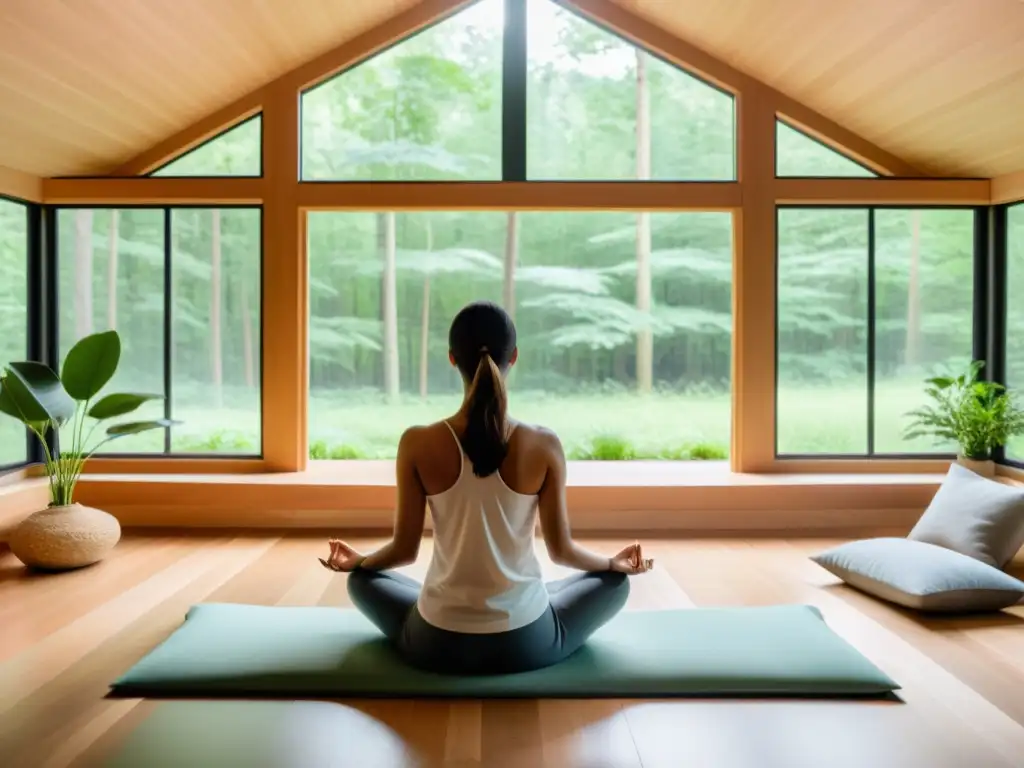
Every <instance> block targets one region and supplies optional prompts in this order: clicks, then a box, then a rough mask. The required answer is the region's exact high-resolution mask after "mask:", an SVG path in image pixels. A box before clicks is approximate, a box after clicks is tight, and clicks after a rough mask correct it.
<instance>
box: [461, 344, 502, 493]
mask: <svg viewBox="0 0 1024 768" xmlns="http://www.w3.org/2000/svg"><path fill="white" fill-rule="evenodd" d="M467 406H468V408H467V414H466V415H467V419H468V421H467V424H466V431H465V433H464V434H463V436H462V448H463V450H464V451H465V452H466V455H467V456H468V457H469V460H470V461H471V462H472V463H473V474H475V475H476V476H477V477H487V476H488V475H492V474H494V473H495V472H497V471H498V469H499V468H500V467H501V463H502V462H503V461H504V460H505V456H506V455H507V454H508V395H507V393H506V392H505V377H504V376H502V375H501V369H499V368H498V366H497V364H496V363H495V362H494V358H493V357H491V354H490V352H488V351H487V349H486V348H484V349H483V350H482V351H481V353H480V362H479V363H478V364H477V367H476V374H475V375H474V376H473V381H472V382H471V383H470V386H469V393H468V395H467Z"/></svg>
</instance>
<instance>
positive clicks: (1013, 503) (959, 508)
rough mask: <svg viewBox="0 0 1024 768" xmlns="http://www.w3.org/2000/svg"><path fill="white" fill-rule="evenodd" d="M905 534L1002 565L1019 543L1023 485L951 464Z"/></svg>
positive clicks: (1023, 534) (1022, 540)
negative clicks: (919, 515)
mask: <svg viewBox="0 0 1024 768" xmlns="http://www.w3.org/2000/svg"><path fill="white" fill-rule="evenodd" d="M908 538H910V539H912V540H914V541H921V542H925V543H927V544H936V545H938V546H940V547H945V548H946V549H952V550H953V551H954V552H959V553H961V554H963V555H967V556H968V557H973V558H974V559H976V560H980V561H981V562H983V563H988V564H989V565H993V566H995V567H996V568H1003V567H1004V566H1006V564H1007V563H1009V562H1010V560H1012V559H1013V556H1014V555H1015V554H1017V551H1018V550H1019V549H1020V548H1021V546H1022V545H1024V488H1022V487H1017V486H1012V485H1003V484H1002V483H997V482H996V481H995V480H989V479H987V478H984V477H982V476H981V475H978V474H975V473H974V472H972V471H971V470H969V469H967V468H966V467H961V466H960V465H959V464H953V465H952V466H951V467H950V468H949V474H947V475H946V478H945V480H943V481H942V485H941V486H940V487H939V490H938V493H936V494H935V498H933V499H932V503H931V504H929V505H928V509H926V510H925V513H924V515H923V516H922V517H921V519H920V520H918V522H917V525H915V526H914V530H912V531H911V532H910V536H909V537H908Z"/></svg>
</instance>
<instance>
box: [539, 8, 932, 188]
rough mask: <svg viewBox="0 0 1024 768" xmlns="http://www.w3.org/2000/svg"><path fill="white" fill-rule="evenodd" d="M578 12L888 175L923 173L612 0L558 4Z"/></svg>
mask: <svg viewBox="0 0 1024 768" xmlns="http://www.w3.org/2000/svg"><path fill="white" fill-rule="evenodd" d="M557 1H558V2H559V3H560V4H562V5H564V6H566V7H568V8H572V9H575V10H577V11H579V13H580V14H582V15H583V16H585V17H586V18H588V19H590V20H592V21H594V22H595V23H597V24H599V25H601V26H603V27H606V28H608V29H610V30H612V31H614V32H615V33H617V34H618V35H620V36H622V37H624V38H626V39H627V40H629V41H630V42H632V43H635V44H637V45H639V46H642V47H644V48H646V49H648V50H650V51H652V52H654V53H656V54H658V55H659V56H661V57H662V58H664V59H666V60H668V61H670V62H672V63H673V64H675V65H676V66H678V67H680V68H682V69H685V70H687V71H689V72H692V73H693V74H695V75H697V76H698V77H700V78H702V79H704V80H707V81H709V82H711V83H714V84H715V85H717V86H719V87H721V88H724V89H726V90H728V91H731V92H733V93H735V94H737V95H739V96H740V98H742V97H743V96H744V95H746V94H750V95H751V96H753V95H754V94H755V93H756V94H762V95H763V96H759V98H764V99H767V101H768V103H770V104H771V105H772V108H773V109H774V111H775V112H776V114H778V115H781V116H784V117H786V118H787V122H790V123H792V124H794V125H795V126H797V127H799V128H800V130H803V131H806V132H807V133H809V134H810V135H811V136H813V137H814V138H816V139H818V140H819V141H821V142H823V143H824V144H827V145H829V146H831V147H833V148H834V149H836V150H838V151H839V152H841V153H843V154H845V155H848V156H850V157H852V158H853V159H854V160H857V161H858V162H860V163H862V164H864V165H866V166H868V167H869V168H872V169H873V170H876V171H878V172H880V173H883V174H885V175H891V176H906V177H919V176H923V175H924V174H922V173H921V172H920V171H918V170H917V169H916V168H914V167H913V166H912V165H910V164H909V163H907V162H905V161H903V160H902V159H900V158H898V157H896V156H895V155H893V154H891V153H889V152H886V151H885V150H883V149H881V148H880V147H877V146H875V145H874V144H872V143H871V142H869V141H866V140H865V139H863V138H861V137H860V136H858V135H857V134H855V133H853V132H852V131H850V130H847V129H846V128H843V127H842V126H840V125H838V124H836V123H835V122H833V121H832V120H829V119H828V118H827V117H825V116H823V115H821V114H819V113H817V112H815V111H814V110H812V109H810V108H809V107H806V106H804V105H803V104H800V103H799V102H797V101H796V100H794V99H791V98H790V97H788V96H786V95H785V94H783V93H780V92H779V91H777V90H775V89H774V88H772V87H770V86H768V85H765V84H764V83H762V82H761V81H760V80H757V79H756V78H753V77H751V76H750V75H748V74H746V73H744V72H741V71H739V70H738V69H736V68H734V67H732V66H731V65H729V64H726V63H725V62H724V61H722V60H720V59H718V58H716V57H714V56H712V55H711V54H709V53H708V52H707V51H704V50H703V49H701V48H698V47H697V46H696V45H693V44H692V43H689V42H687V41H685V40H682V39H681V38H679V37H676V36H675V35H673V34H672V33H671V32H667V31H666V30H664V29H662V28H661V27H659V26H657V25H655V24H652V23H651V22H649V21H646V20H644V19H642V18H640V17H639V16H636V15H635V14H633V13H632V12H630V11H628V10H626V9H625V8H622V7H620V6H618V5H616V4H615V3H614V2H612V0H557Z"/></svg>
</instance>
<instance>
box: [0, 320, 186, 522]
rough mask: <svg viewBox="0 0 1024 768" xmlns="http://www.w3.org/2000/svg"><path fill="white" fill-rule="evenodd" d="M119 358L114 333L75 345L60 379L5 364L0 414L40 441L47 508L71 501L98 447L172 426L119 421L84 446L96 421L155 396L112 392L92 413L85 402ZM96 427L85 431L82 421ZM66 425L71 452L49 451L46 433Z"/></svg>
mask: <svg viewBox="0 0 1024 768" xmlns="http://www.w3.org/2000/svg"><path fill="white" fill-rule="evenodd" d="M120 358H121V339H120V337H119V336H118V334H117V332H116V331H107V332H105V333H98V334H91V335H89V336H86V337H84V338H82V339H81V340H80V341H79V342H78V343H77V344H75V345H74V346H73V347H72V348H71V350H70V351H69V352H68V354H67V356H66V357H65V358H64V365H63V367H62V372H63V377H58V376H57V374H56V372H54V371H52V370H51V369H50V368H48V367H47V366H45V365H43V364H42V363H33V362H28V363H18V362H15V363H9V364H8V365H7V367H6V368H5V369H4V371H3V375H2V376H0V412H3V413H4V414H6V415H8V416H10V417H12V418H15V419H17V420H18V421H20V422H21V423H22V424H24V425H25V427H27V428H28V429H29V430H31V431H32V432H33V433H34V434H35V436H36V437H37V438H38V439H39V441H40V443H41V444H42V447H43V452H44V455H45V459H46V469H47V473H48V474H49V478H50V499H51V503H50V505H51V506H65V505H67V504H71V503H72V502H73V500H74V492H75V486H76V485H77V483H78V478H79V477H80V476H81V474H82V470H83V468H84V466H85V462H86V460H87V459H88V458H89V457H90V456H91V455H92V454H93V453H95V452H96V451H97V450H98V449H99V448H100V447H101V446H103V445H105V444H106V443H109V442H111V441H112V440H116V439H117V438H120V437H126V436H128V435H137V434H140V433H142V432H148V431H150V430H154V429H164V428H167V427H169V426H170V425H171V422H169V421H167V420H166V419H150V420H144V421H135V422H124V423H121V424H114V425H112V426H109V427H107V429H106V439H104V440H102V441H101V442H99V443H98V444H94V445H92V447H91V448H90V447H89V443H90V441H91V438H92V435H93V432H94V430H95V429H96V427H97V426H99V424H100V422H103V421H106V420H107V419H110V418H114V417H116V416H124V415H127V414H129V413H131V412H133V411H135V410H137V409H138V408H139V406H141V405H142V404H143V403H146V402H149V401H151V400H158V399H161V398H160V397H159V396H157V395H133V394H119V393H114V394H110V395H107V396H106V397H104V398H102V399H101V400H100V401H99V402H97V403H96V404H95V405H94V406H93V407H92V408H90V403H91V401H92V399H93V398H94V397H96V395H98V394H99V392H100V390H101V389H102V388H103V387H104V386H105V385H106V384H107V383H108V382H109V381H110V379H111V378H113V376H114V373H115V372H116V371H117V366H118V363H119V361H120ZM87 417H88V418H91V419H93V420H94V421H95V422H96V423H95V424H94V425H93V426H92V428H91V429H90V430H89V432H88V433H86V432H85V419H86V418H87ZM68 423H70V425H71V427H72V432H71V440H70V443H71V445H70V448H69V449H68V450H60V451H58V452H51V451H50V447H49V445H48V443H47V433H48V432H49V431H50V430H56V429H59V428H60V427H62V426H64V425H65V424H68Z"/></svg>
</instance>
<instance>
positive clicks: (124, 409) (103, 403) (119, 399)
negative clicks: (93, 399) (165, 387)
mask: <svg viewBox="0 0 1024 768" xmlns="http://www.w3.org/2000/svg"><path fill="white" fill-rule="evenodd" d="M152 400H163V396H162V395H140V394H135V393H132V392H122V393H117V394H112V395H107V396H106V397H104V398H103V399H102V400H100V401H99V402H98V403H96V405H94V406H93V407H92V408H90V409H89V413H88V416H90V417H91V418H93V419H96V420H98V421H103V420H104V419H113V418H115V417H116V416H124V415H125V414H127V413H131V412H132V411H135V410H137V409H138V408H139V406H141V405H142V404H143V403H148V402H150V401H152Z"/></svg>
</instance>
